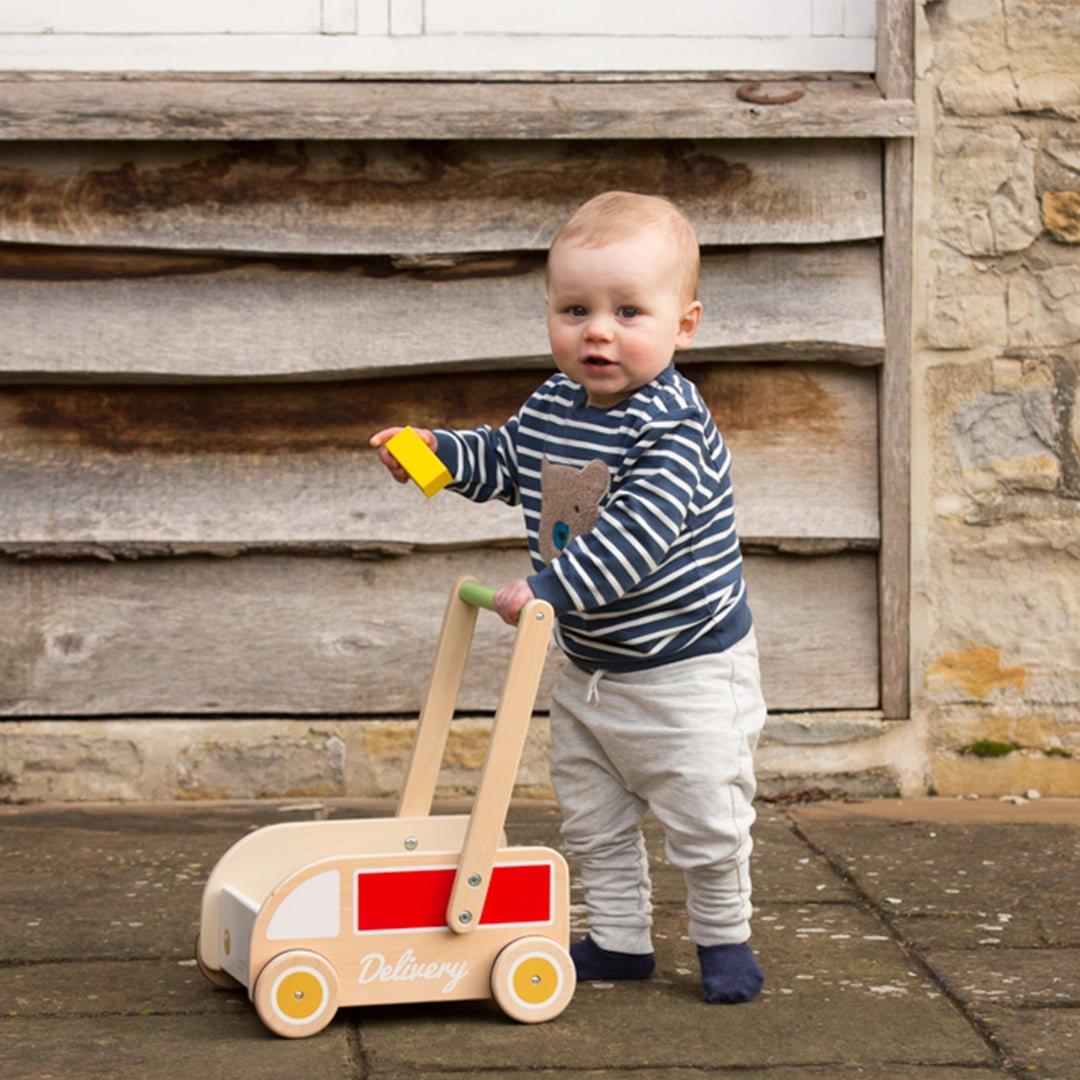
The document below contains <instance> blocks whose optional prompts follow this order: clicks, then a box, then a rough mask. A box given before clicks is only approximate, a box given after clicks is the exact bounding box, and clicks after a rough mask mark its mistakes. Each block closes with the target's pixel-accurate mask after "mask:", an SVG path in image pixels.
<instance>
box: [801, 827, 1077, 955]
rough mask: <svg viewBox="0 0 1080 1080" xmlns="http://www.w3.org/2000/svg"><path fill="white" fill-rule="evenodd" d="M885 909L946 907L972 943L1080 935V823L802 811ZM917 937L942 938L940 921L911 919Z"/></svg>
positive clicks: (1069, 939) (925, 941)
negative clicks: (946, 820)
mask: <svg viewBox="0 0 1080 1080" xmlns="http://www.w3.org/2000/svg"><path fill="white" fill-rule="evenodd" d="M797 820H798V822H799V827H800V829H801V830H802V832H803V833H804V834H805V835H806V836H807V838H808V839H809V840H810V841H811V843H813V844H814V846H815V847H816V848H818V849H819V850H821V851H822V852H824V853H827V854H828V855H830V856H831V857H832V858H833V859H834V860H835V861H836V862H837V864H839V865H840V866H842V868H843V869H844V870H845V871H846V872H847V873H848V874H850V875H851V878H852V879H853V880H854V882H855V884H856V886H857V887H858V888H859V889H860V890H861V891H862V892H864V893H865V894H866V895H867V896H868V897H869V898H870V899H871V900H872V901H873V903H874V904H875V905H878V906H880V908H881V910H882V911H885V912H887V913H890V914H891V915H894V916H897V917H903V918H905V919H907V918H909V917H911V916H930V917H932V918H935V919H936V918H940V917H942V916H944V917H946V918H949V919H952V918H958V919H959V920H960V922H959V923H958V924H957V926H956V928H955V929H956V930H957V931H958V932H959V933H960V934H961V935H962V936H963V937H964V941H965V944H966V945H967V946H969V947H972V946H977V945H978V944H980V943H981V939H997V940H996V941H995V940H990V941H987V942H986V943H987V944H1000V943H1007V944H1012V945H1016V946H1028V945H1039V944H1041V945H1077V944H1080V909H1078V907H1077V904H1076V896H1077V894H1078V892H1080V829H1077V828H1076V827H1074V826H1072V825H1063V824H1040V825H1039V826H1038V827H1037V828H1033V827H1032V826H1031V825H1025V824H1011V823H1000V822H992V823H987V824H981V825H980V824H972V823H963V824H946V825H941V824H935V823H927V822H918V823H908V822H902V821H896V822H890V821H877V820H875V821H860V822H859V823H858V826H857V827H855V826H854V823H847V824H844V823H842V822H839V821H830V820H818V819H811V818H807V817H805V816H804V817H797ZM901 925H902V932H903V933H904V934H905V935H907V934H909V933H910V934H912V935H914V936H915V940H916V943H917V944H920V945H925V946H930V945H931V943H936V941H935V939H937V938H938V935H939V934H940V932H941V931H942V930H943V929H944V930H945V932H947V933H951V930H952V928H949V927H945V928H942V927H940V926H939V925H936V924H935V923H934V922H926V923H920V922H918V921H914V920H913V921H909V922H904V923H903V924H901Z"/></svg>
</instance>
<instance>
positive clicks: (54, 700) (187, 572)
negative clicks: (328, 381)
mask: <svg viewBox="0 0 1080 1080" xmlns="http://www.w3.org/2000/svg"><path fill="white" fill-rule="evenodd" d="M875 564H876V557H875V555H874V554H873V553H845V554H841V555H826V556H819V557H815V558H793V557H785V556H768V555H762V556H754V555H751V556H749V557H748V558H747V559H746V561H745V567H746V579H747V583H748V589H749V597H750V602H751V606H752V610H753V612H754V615H755V617H756V620H757V626H758V640H759V642H760V648H761V658H762V672H763V684H764V691H765V698H766V701H767V702H768V704H769V708H770V709H771V710H772V711H774V712H775V711H777V710H799V711H802V710H808V709H834V708H835V709H847V708H852V709H872V708H876V707H877V702H878V660H877V643H876V640H875V635H874V627H875V625H876V622H877V596H876V592H875V589H874V577H875V572H876V571H875ZM528 572H529V563H528V558H527V556H526V555H525V553H524V552H522V551H498V550H494V549H491V548H484V549H475V550H471V551H463V552H453V553H439V554H425V555H412V556H409V557H405V558H397V559H360V560H357V559H353V558H317V557H312V558H305V557H301V556H290V555H280V556H274V555H251V556H246V557H243V558H236V559H222V558H204V557H193V558H164V559H139V560H136V561H133V562H117V563H103V562H99V561H94V560H75V561H72V562H54V561H51V560H31V561H17V560H14V559H0V610H3V611H4V613H5V617H4V618H3V619H2V620H0V656H2V657H3V664H4V667H3V675H4V677H3V679H2V680H0V715H4V716H9V717H20V718H26V719H30V718H45V717H57V718H59V717H71V716H79V717H86V718H93V717H104V716H112V717H123V716H127V717H131V716H146V717H155V716H174V717H177V716H179V717H182V716H193V715H197V716H217V717H227V716H236V715H245V716H249V717H250V716H283V715H291V716H296V717H303V716H316V715H317V716H323V717H325V716H333V715H339V716H344V715H348V716H365V715H367V716H385V715H387V714H388V713H390V714H392V713H415V712H416V711H417V709H418V708H419V699H420V694H421V691H422V688H423V677H424V675H425V674H426V672H427V671H428V670H429V669H430V665H431V661H432V657H433V655H434V650H435V644H436V640H437V637H438V631H439V625H440V621H441V617H442V612H443V608H444V606H445V600H446V596H447V594H448V590H449V588H450V585H451V583H452V582H453V581H454V580H456V579H457V578H459V577H461V576H462V575H463V574H469V575H471V576H473V577H475V578H477V579H478V580H479V581H480V582H481V583H483V584H486V585H492V586H497V585H500V584H504V583H506V582H508V581H511V580H513V579H514V578H516V577H520V576H522V574H523V573H528ZM512 640H513V633H512V632H511V630H510V628H509V627H507V626H506V625H505V624H504V623H503V622H502V621H501V620H500V619H499V618H498V617H497V616H496V615H494V614H493V613H491V612H481V613H480V616H479V619H478V621H477V627H476V636H475V639H474V645H473V648H472V651H471V654H470V660H469V664H468V667H467V668H466V672H465V677H464V683H463V689H462V694H461V698H460V700H459V701H458V708H459V709H460V710H462V711H468V710H484V711H489V712H490V711H492V710H494V708H495V705H496V703H497V701H498V698H499V694H500V692H501V690H502V683H503V679H504V675H505V671H506V663H507V657H508V654H509V649H510V646H511V643H512ZM556 656H557V654H556V651H555V650H552V654H551V657H550V658H549V662H548V666H547V671H546V673H545V675H544V679H543V682H542V683H541V694H540V698H539V700H538V703H537V708H538V709H547V708H548V706H549V701H550V690H551V684H552V682H553V680H554V678H555V676H556V674H557V672H556V666H557V665H556ZM601 693H603V688H602V687H601Z"/></svg>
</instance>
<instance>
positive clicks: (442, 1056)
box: [358, 904, 993, 1076]
mask: <svg viewBox="0 0 1080 1080" xmlns="http://www.w3.org/2000/svg"><path fill="white" fill-rule="evenodd" d="M761 926H762V929H761V930H760V931H759V933H758V934H757V935H756V936H755V939H754V941H755V946H756V948H757V951H758V953H759V956H760V958H761V962H762V966H763V968H764V970H765V972H766V978H767V986H766V989H765V991H763V993H762V995H761V996H760V997H759V998H758V999H757V1000H756V1001H754V1002H751V1003H750V1004H747V1005H742V1006H728V1007H724V1006H715V1005H707V1004H705V1003H704V1002H703V1001H702V1000H701V988H700V975H699V969H698V965H697V957H696V952H695V950H694V947H693V945H692V943H691V942H690V941H689V940H688V939H687V938H686V936H685V932H684V930H683V921H682V913H681V912H680V911H678V910H677V908H676V907H675V906H674V905H662V906H660V907H659V908H658V909H657V911H656V930H657V933H656V948H657V974H656V976H654V978H653V979H651V980H649V981H647V982H636V983H625V982H623V983H584V984H582V985H581V986H580V987H579V988H578V990H577V993H576V994H575V996H574V1000H573V1002H572V1003H571V1005H570V1006H569V1008H568V1009H567V1011H566V1012H564V1013H563V1014H562V1015H561V1016H560V1017H559V1018H558V1019H557V1020H556V1021H555V1022H552V1023H549V1024H539V1025H535V1026H530V1027H525V1028H523V1027H521V1026H520V1025H515V1024H513V1023H511V1022H509V1021H506V1020H505V1018H503V1017H502V1016H501V1014H500V1013H499V1011H498V1008H497V1006H495V1004H494V1003H493V1002H490V1001H488V1002H470V1003H464V1004H450V1003H448V1004H445V1005H443V1004H432V1005H425V1006H408V1007H404V1006H387V1007H374V1008H370V1009H367V1010H358V1019H359V1024H360V1041H361V1047H362V1049H363V1051H364V1056H365V1060H366V1061H367V1062H368V1065H369V1068H370V1069H371V1074H370V1075H372V1076H381V1075H393V1074H394V1073H395V1072H402V1071H415V1070H418V1069H421V1068H424V1067H427V1068H438V1069H440V1070H442V1069H450V1070H454V1069H457V1070H464V1071H468V1070H472V1069H480V1068H483V1067H492V1066H496V1067H503V1068H505V1067H509V1066H511V1065H513V1067H515V1068H526V1069H542V1068H552V1067H555V1068H577V1069H589V1068H594V1069H609V1070H617V1069H637V1070H647V1069H666V1068H675V1067H681V1068H698V1069H700V1068H710V1069H720V1068H724V1067H742V1066H753V1065H761V1064H764V1063H765V1062H764V1061H763V1054H767V1058H766V1060H767V1062H768V1064H769V1065H771V1066H773V1067H776V1066H781V1065H786V1066H789V1067H790V1066H796V1065H799V1066H802V1065H805V1066H811V1065H819V1064H822V1065H823V1064H836V1065H839V1064H841V1063H843V1062H844V1061H850V1062H858V1063H860V1064H872V1063H875V1062H876V1063H881V1064H904V1063H910V1064H911V1065H937V1064H942V1065H944V1064H949V1065H959V1064H965V1065H971V1066H974V1065H982V1064H988V1063H992V1060H993V1059H992V1055H991V1054H990V1052H989V1051H988V1049H987V1047H986V1044H985V1043H984V1042H983V1040H982V1039H981V1038H980V1037H979V1036H978V1035H977V1034H976V1033H975V1032H974V1031H973V1029H972V1028H971V1027H970V1025H969V1024H968V1023H967V1022H966V1021H965V1020H964V1018H963V1017H962V1016H961V1015H960V1013H959V1012H957V1010H956V1009H955V1008H954V1007H953V1005H952V1004H951V1003H950V1002H949V1001H948V1000H947V999H946V998H945V997H944V996H943V995H942V994H941V993H940V992H939V991H938V989H937V987H936V986H935V985H934V984H933V983H932V982H930V981H928V980H927V979H926V978H924V977H923V976H922V975H921V974H920V973H919V971H918V970H916V969H914V968H912V967H911V965H910V964H909V962H908V959H907V958H906V957H905V956H904V954H903V952H902V951H901V950H900V949H899V947H898V946H897V945H896V944H895V943H894V942H893V941H892V940H891V939H890V938H889V937H887V936H886V935H884V934H883V933H882V928H881V926H880V924H879V923H878V922H877V921H876V920H875V919H874V918H873V917H872V916H871V915H869V914H868V913H866V912H864V911H861V910H859V909H857V908H856V907H854V906H853V905H850V904H836V905H828V904H819V905H812V906H808V907H806V908H805V909H799V908H792V907H790V906H779V905H778V906H776V907H775V908H769V907H765V908H763V909H762V916H761ZM853 1016H858V1017H859V1023H858V1024H857V1025H853V1024H852V1017H853ZM766 1047H767V1048H768V1050H767V1051H766V1050H765V1049H764V1048H766Z"/></svg>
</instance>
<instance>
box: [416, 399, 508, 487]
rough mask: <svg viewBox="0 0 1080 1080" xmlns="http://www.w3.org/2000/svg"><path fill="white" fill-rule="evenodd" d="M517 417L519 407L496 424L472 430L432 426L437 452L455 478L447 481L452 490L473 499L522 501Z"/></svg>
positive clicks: (483, 425) (482, 425) (484, 425)
mask: <svg viewBox="0 0 1080 1080" xmlns="http://www.w3.org/2000/svg"><path fill="white" fill-rule="evenodd" d="M520 417H521V412H520V411H519V412H518V413H516V414H515V415H514V416H511V417H510V419H509V420H507V421H506V423H505V424H503V425H502V426H501V427H498V428H492V427H491V426H490V425H488V424H481V426H480V427H478V428H475V429H472V430H465V429H462V430H451V429H449V428H435V429H434V433H435V438H436V439H437V440H438V447H437V449H436V451H435V453H436V456H437V457H438V458H439V460H440V461H441V462H442V463H443V464H444V465H445V466H446V467H447V469H448V470H449V471H450V475H451V476H452V477H453V478H454V479H453V482H452V483H450V484H448V485H447V487H448V488H449V489H450V490H451V491H456V492H458V493H460V494H461V495H464V496H465V497H466V498H467V499H471V500H472V501H473V502H487V501H488V500H489V499H501V500H502V501H503V502H504V503H508V504H509V505H510V506H517V505H518V504H519V503H520V502H521V490H520V487H519V484H518V462H517V448H516V443H517V432H518V423H519V421H520Z"/></svg>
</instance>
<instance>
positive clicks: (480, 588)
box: [458, 581, 495, 611]
mask: <svg viewBox="0 0 1080 1080" xmlns="http://www.w3.org/2000/svg"><path fill="white" fill-rule="evenodd" d="M458 596H460V597H461V599H462V600H464V601H465V602H466V603H468V604H475V605H476V606H477V607H486V608H487V609H488V611H494V610H495V590H494V589H489V588H488V587H487V586H486V585H479V584H477V583H476V582H475V581H466V582H465V583H464V584H463V585H462V586H461V588H460V589H458Z"/></svg>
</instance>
